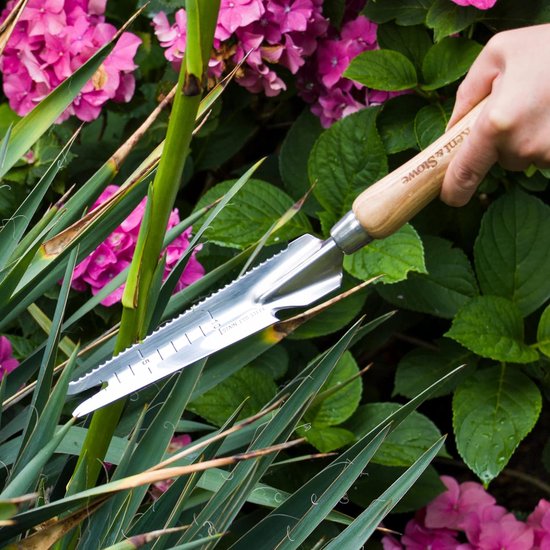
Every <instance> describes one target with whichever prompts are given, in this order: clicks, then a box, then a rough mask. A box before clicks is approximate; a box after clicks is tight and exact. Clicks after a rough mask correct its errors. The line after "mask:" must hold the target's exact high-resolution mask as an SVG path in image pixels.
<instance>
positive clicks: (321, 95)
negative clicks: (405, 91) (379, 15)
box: [297, 15, 397, 128]
mask: <svg viewBox="0 0 550 550" xmlns="http://www.w3.org/2000/svg"><path fill="white" fill-rule="evenodd" d="M376 32H377V25H376V24H375V23H373V22H372V21H370V20H369V19H367V18H366V17H364V16H362V15H359V16H356V15H355V16H353V17H351V18H349V19H348V20H347V21H346V22H345V23H344V24H343V25H342V29H341V31H340V34H339V35H337V34H336V33H335V32H333V33H328V34H327V35H326V37H325V38H324V39H322V40H320V41H319V45H318V47H317V51H316V53H315V55H314V56H313V57H312V58H311V60H308V62H307V63H306V65H305V66H304V67H303V68H302V69H301V70H300V72H299V73H298V79H297V84H298V90H299V93H300V96H301V97H302V99H304V100H305V101H307V102H308V103H311V104H312V107H311V110H312V112H313V113H314V114H316V115H317V116H318V117H319V119H320V121H321V124H322V125H323V126H324V127H325V128H326V127H328V126H330V125H331V124H333V123H334V122H336V121H337V120H339V119H341V118H344V117H345V116H348V115H350V114H352V113H355V112H357V111H359V110H360V109H364V108H365V107H368V106H370V105H378V104H380V103H383V102H384V101H386V100H387V99H389V98H390V97H393V96H395V95H397V94H396V93H394V92H385V91H380V90H370V89H368V88H366V87H364V86H362V85H360V84H358V83H356V82H352V81H351V80H348V79H347V78H344V76H343V74H344V71H345V70H346V69H347V68H348V66H349V64H350V63H351V61H352V60H353V59H354V58H355V57H357V56H358V55H359V54H360V53H362V52H364V51H367V50H374V49H377V48H378V43H377V40H376Z"/></svg>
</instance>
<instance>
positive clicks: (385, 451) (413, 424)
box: [344, 403, 445, 466]
mask: <svg viewBox="0 0 550 550" xmlns="http://www.w3.org/2000/svg"><path fill="white" fill-rule="evenodd" d="M399 408H400V405H399V404H397V403H368V404H367V405H362V406H360V407H359V408H358V409H357V411H356V413H355V414H354V415H353V416H352V417H351V419H350V420H349V421H348V422H346V423H345V424H344V427H345V428H347V429H349V430H351V431H352V432H353V433H354V434H355V435H356V437H358V438H360V437H363V436H364V435H365V434H367V433H369V432H370V431H371V430H372V429H373V428H374V427H375V426H377V425H378V424H380V422H382V421H383V420H384V419H385V418H387V417H389V416H390V415H391V414H393V413H395V412H396V411H398V410H399ZM440 437H441V434H440V433H439V430H438V429H437V427H436V426H435V424H434V423H433V422H432V421H431V420H430V419H429V418H427V417H426V416H424V415H423V414H420V413H419V412H416V411H414V412H412V413H411V414H410V415H409V416H408V417H407V418H406V419H405V420H403V422H401V424H399V425H398V426H396V427H395V429H394V430H393V431H392V432H391V434H390V435H389V436H388V437H387V438H386V440H385V441H384V443H383V444H382V446H381V447H380V450H379V451H378V452H377V453H376V455H375V457H374V458H373V462H375V463H376V464H382V465H384V466H410V465H411V464H413V463H414V461H415V460H417V459H418V458H419V457H420V455H421V454H422V453H424V452H425V451H426V450H427V449H428V448H430V447H431V446H432V445H433V444H434V443H435V441H437V440H438V439H439V438H440ZM443 454H445V452H444V453H443Z"/></svg>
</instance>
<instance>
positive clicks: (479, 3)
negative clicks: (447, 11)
mask: <svg viewBox="0 0 550 550" xmlns="http://www.w3.org/2000/svg"><path fill="white" fill-rule="evenodd" d="M452 1H453V2H454V3H455V4H458V5H459V6H474V8H477V9H479V10H488V9H490V8H492V7H493V6H494V5H495V4H496V3H497V0H452Z"/></svg>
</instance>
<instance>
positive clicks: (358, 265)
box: [344, 224, 426, 283]
mask: <svg viewBox="0 0 550 550" xmlns="http://www.w3.org/2000/svg"><path fill="white" fill-rule="evenodd" d="M344 269H345V270H346V271H347V272H348V273H350V274H351V275H353V276H354V277H357V278H358V279H365V280H366V279H370V278H371V277H377V276H379V275H383V277H382V279H381V280H382V282H385V283H395V282H397V281H402V280H403V279H405V278H406V277H407V273H409V272H410V271H417V272H419V273H426V265H425V263H424V249H423V246H422V241H421V240H420V237H419V236H418V233H417V232H416V231H415V230H414V228H413V227H412V225H410V224H405V225H404V226H403V227H402V228H401V229H399V231H397V232H395V233H394V234H393V235H391V236H390V237H387V238H385V239H383V240H380V241H373V242H371V243H370V244H369V245H368V246H366V247H365V248H363V249H361V250H359V251H358V252H355V254H351V255H350V256H346V257H345V258H344Z"/></svg>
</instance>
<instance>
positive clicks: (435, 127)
mask: <svg viewBox="0 0 550 550" xmlns="http://www.w3.org/2000/svg"><path fill="white" fill-rule="evenodd" d="M448 107H449V106H448V105H445V106H444V105H442V104H441V103H433V104H432V105H427V106H426V107H424V108H423V109H420V111H418V113H417V114H416V117H415V119H414V133H415V135H416V140H417V142H418V146H419V147H420V149H425V148H426V147H427V146H428V145H430V144H431V143H433V142H434V141H435V140H436V139H437V138H438V137H439V136H440V135H442V134H443V132H445V127H446V126H447V122H449V117H450V109H449V108H448Z"/></svg>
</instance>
